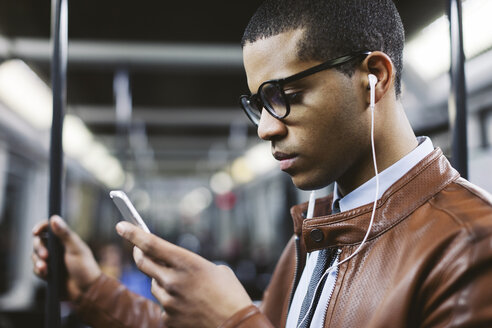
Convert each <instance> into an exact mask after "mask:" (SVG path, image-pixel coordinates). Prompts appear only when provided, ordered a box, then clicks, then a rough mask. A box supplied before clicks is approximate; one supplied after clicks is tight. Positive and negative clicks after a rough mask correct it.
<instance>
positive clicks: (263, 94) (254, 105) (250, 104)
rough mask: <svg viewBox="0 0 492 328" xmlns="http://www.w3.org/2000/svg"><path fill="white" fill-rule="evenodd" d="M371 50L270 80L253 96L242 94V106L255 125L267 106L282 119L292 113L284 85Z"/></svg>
mask: <svg viewBox="0 0 492 328" xmlns="http://www.w3.org/2000/svg"><path fill="white" fill-rule="evenodd" d="M370 53H371V52H370V51H360V52H355V53H352V54H349V55H346V56H342V57H338V58H335V59H330V60H328V61H326V62H324V63H321V64H319V65H316V66H314V67H311V68H308V69H307V70H304V71H302V72H299V73H296V74H294V75H291V76H289V77H286V78H283V79H275V80H268V81H265V82H263V83H262V84H261V85H260V87H259V88H258V92H257V93H256V94H253V95H251V96H248V95H242V96H241V97H240V98H239V101H240V103H241V107H242V108H243V110H244V112H245V113H246V115H247V116H248V117H249V119H250V120H251V122H253V124H254V125H256V126H258V124H259V122H260V117H261V111H262V110H263V108H265V109H266V110H267V111H268V113H270V114H271V115H272V116H273V117H275V118H278V119H282V118H285V117H287V115H289V113H290V103H289V99H288V95H286V94H285V91H284V85H286V84H288V83H291V82H294V81H297V80H300V79H302V78H305V77H306V76H309V75H312V74H314V73H318V72H320V71H323V70H326V69H330V68H333V67H337V66H340V65H342V64H345V63H347V62H349V61H351V60H353V59H357V58H365V57H366V56H367V55H369V54H370Z"/></svg>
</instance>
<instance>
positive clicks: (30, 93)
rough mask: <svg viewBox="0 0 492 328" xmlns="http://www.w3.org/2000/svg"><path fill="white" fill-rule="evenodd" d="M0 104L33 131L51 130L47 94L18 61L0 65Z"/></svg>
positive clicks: (34, 77)
mask: <svg viewBox="0 0 492 328" xmlns="http://www.w3.org/2000/svg"><path fill="white" fill-rule="evenodd" d="M0 101H2V102H3V103H4V104H5V105H6V106H7V107H8V108H10V109H11V110H13V111H14V112H16V113H17V114H19V115H20V116H21V117H22V118H23V119H24V120H25V121H27V122H28V123H29V124H31V125H32V126H33V127H35V128H37V129H40V130H48V129H49V128H50V127H51V113H52V107H53V106H52V94H51V90H50V88H48V86H47V85H46V84H45V83H44V82H43V81H42V80H41V79H40V78H39V77H38V76H37V75H36V73H34V72H33V71H32V70H31V69H30V68H29V66H27V65H26V64H25V63H24V62H23V61H22V60H19V59H14V60H9V61H6V62H4V63H2V64H1V65H0Z"/></svg>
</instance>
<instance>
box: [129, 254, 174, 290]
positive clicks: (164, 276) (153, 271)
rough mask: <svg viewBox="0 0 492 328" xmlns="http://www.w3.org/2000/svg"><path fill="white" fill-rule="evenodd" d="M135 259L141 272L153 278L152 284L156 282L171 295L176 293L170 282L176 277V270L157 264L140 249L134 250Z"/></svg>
mask: <svg viewBox="0 0 492 328" xmlns="http://www.w3.org/2000/svg"><path fill="white" fill-rule="evenodd" d="M133 258H134V260H135V263H136V265H137V267H138V268H139V270H140V271H142V272H143V273H145V274H146V275H147V276H149V277H151V278H153V279H152V282H154V281H155V280H156V281H157V282H158V283H159V284H160V285H161V286H162V287H163V288H166V289H168V290H169V292H170V293H173V292H174V289H173V288H172V286H171V285H170V281H172V277H173V276H174V275H175V271H174V269H171V268H168V267H166V266H163V265H161V264H159V263H156V262H155V261H154V260H152V259H151V258H149V257H148V256H145V254H144V253H142V251H141V250H140V249H139V248H138V247H134V248H133Z"/></svg>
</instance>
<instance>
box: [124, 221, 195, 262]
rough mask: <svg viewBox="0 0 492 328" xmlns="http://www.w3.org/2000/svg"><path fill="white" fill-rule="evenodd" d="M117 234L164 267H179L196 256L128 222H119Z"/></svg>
mask: <svg viewBox="0 0 492 328" xmlns="http://www.w3.org/2000/svg"><path fill="white" fill-rule="evenodd" d="M116 230H117V232H118V234H119V235H120V236H121V237H123V238H125V239H126V240H128V241H129V242H131V243H132V244H134V245H135V246H137V247H138V248H140V249H141V250H142V252H144V253H145V255H147V256H150V257H152V258H155V259H158V260H160V261H162V262H164V263H165V264H166V265H169V266H173V267H180V266H181V265H182V264H183V263H185V262H186V261H187V260H188V259H189V258H190V257H194V256H196V254H194V253H192V252H190V251H188V250H186V249H184V248H181V247H179V246H176V245H174V244H172V243H170V242H168V241H166V240H164V239H162V238H159V237H157V236H156V235H154V234H151V233H148V232H145V231H143V230H142V229H140V228H138V227H137V226H135V225H133V224H131V223H128V222H119V223H118V224H117V225H116Z"/></svg>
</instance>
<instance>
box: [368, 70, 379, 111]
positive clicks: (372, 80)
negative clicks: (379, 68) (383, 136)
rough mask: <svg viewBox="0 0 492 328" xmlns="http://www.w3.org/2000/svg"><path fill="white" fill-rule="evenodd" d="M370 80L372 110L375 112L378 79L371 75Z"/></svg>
mask: <svg viewBox="0 0 492 328" xmlns="http://www.w3.org/2000/svg"><path fill="white" fill-rule="evenodd" d="M367 77H368V78H369V87H370V88H371V102H370V107H371V110H374V106H375V103H376V90H375V89H376V84H377V83H378V78H377V77H376V75H374V74H369V75H368V76H367Z"/></svg>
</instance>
